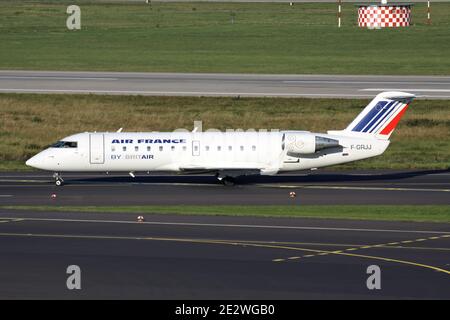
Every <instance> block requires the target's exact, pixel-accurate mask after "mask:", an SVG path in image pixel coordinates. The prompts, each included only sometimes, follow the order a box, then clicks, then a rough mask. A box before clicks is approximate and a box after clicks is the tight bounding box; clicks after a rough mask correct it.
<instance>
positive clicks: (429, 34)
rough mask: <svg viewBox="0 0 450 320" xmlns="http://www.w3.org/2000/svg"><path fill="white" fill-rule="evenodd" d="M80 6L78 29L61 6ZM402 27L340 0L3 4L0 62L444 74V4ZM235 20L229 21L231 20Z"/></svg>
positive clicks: (419, 12) (447, 38)
mask: <svg viewBox="0 0 450 320" xmlns="http://www.w3.org/2000/svg"><path fill="white" fill-rule="evenodd" d="M74 2H75V3H77V4H79V5H80V7H81V17H82V18H81V19H82V20H81V23H82V29H81V30H80V31H69V30H67V29H66V26H65V22H66V18H67V14H66V8H67V5H68V4H69V3H70V4H72V3H74ZM432 9H433V10H432V17H433V24H432V25H431V26H429V25H426V23H425V21H426V7H425V4H423V3H422V4H416V5H415V6H414V7H413V20H414V25H413V26H411V27H409V28H398V29H382V30H366V29H361V28H358V27H357V26H356V21H357V19H356V11H357V10H356V7H355V6H354V5H353V4H350V3H346V4H344V11H343V27H342V28H341V29H338V28H337V26H336V4H334V3H329V4H317V3H314V4H312V3H308V4H295V5H294V6H293V7H290V6H289V4H287V3H282V4H280V3H154V4H152V5H145V4H144V1H142V3H134V4H131V3H128V4H120V3H111V4H99V3H95V2H92V1H70V2H69V1H11V0H6V1H1V2H0V12H1V14H0V30H1V32H0V43H1V46H2V50H0V69H48V70H116V71H173V72H250V73H325V74H427V75H448V74H450V54H449V53H450V3H433V5H432ZM232 17H234V24H232V23H231V20H232Z"/></svg>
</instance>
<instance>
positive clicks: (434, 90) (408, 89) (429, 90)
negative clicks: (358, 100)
mask: <svg viewBox="0 0 450 320" xmlns="http://www.w3.org/2000/svg"><path fill="white" fill-rule="evenodd" d="M359 91H421V92H450V89H418V88H401V89H399V88H367V89H360V90H359Z"/></svg>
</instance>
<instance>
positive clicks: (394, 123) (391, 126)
mask: <svg viewBox="0 0 450 320" xmlns="http://www.w3.org/2000/svg"><path fill="white" fill-rule="evenodd" d="M408 106H409V105H406V106H405V107H404V108H403V110H401V111H400V112H399V113H398V114H397V115H396V116H395V118H394V119H392V121H391V122H389V124H388V125H387V126H386V127H385V128H384V129H383V130H382V131H381V132H380V134H384V135H388V134H390V133H391V132H392V130H394V129H395V127H396V126H397V123H398V122H399V121H400V119H401V117H402V116H403V114H404V113H405V111H406V109H408Z"/></svg>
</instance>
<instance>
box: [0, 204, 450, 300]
mask: <svg viewBox="0 0 450 320" xmlns="http://www.w3.org/2000/svg"><path fill="white" fill-rule="evenodd" d="M145 218H146V221H145V222H144V223H137V222H134V220H135V216H134V215H131V214H87V213H58V212H52V213H50V212H49V213H47V212H33V211H13V210H1V211H0V256H1V263H0V283H1V286H0V298H1V299H17V298H30V299H36V298H39V299H47V298H58V299H82V298H83V299H90V298H103V299H118V298H121V299H129V298H135V299H233V300H235V299H331V298H338V299H355V298H358V299H380V298H385V299H424V298H427V299H450V271H449V270H450V247H449V239H450V238H449V237H450V225H449V224H430V223H420V224H419V223H405V222H402V223H401V222H396V223H394V222H366V221H334V220H315V219H287V218H284V219H283V218H246V217H241V218H236V217H205V216H195V217H194V216H154V215H149V216H146V217H145ZM69 265H77V266H79V267H80V268H81V290H79V291H77V290H73V291H69V290H67V289H66V279H67V277H68V275H67V274H66V268H67V267H68V266H69ZM370 265H377V266H379V267H380V269H381V290H368V289H367V287H366V281H367V278H368V277H369V275H368V274H367V268H368V267H369V266H370Z"/></svg>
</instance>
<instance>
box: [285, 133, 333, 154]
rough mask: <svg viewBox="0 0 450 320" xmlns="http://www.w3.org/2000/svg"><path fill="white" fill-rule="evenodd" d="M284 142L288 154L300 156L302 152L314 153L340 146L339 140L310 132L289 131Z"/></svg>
mask: <svg viewBox="0 0 450 320" xmlns="http://www.w3.org/2000/svg"><path fill="white" fill-rule="evenodd" d="M283 144H284V146H285V148H286V150H287V154H288V156H292V157H298V156H299V155H302V154H313V153H316V152H317V151H320V150H323V149H328V148H336V147H339V146H340V145H339V141H338V140H335V139H330V138H325V137H321V136H319V135H316V134H313V133H309V132H298V133H295V132H287V133H285V135H284V139H283Z"/></svg>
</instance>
